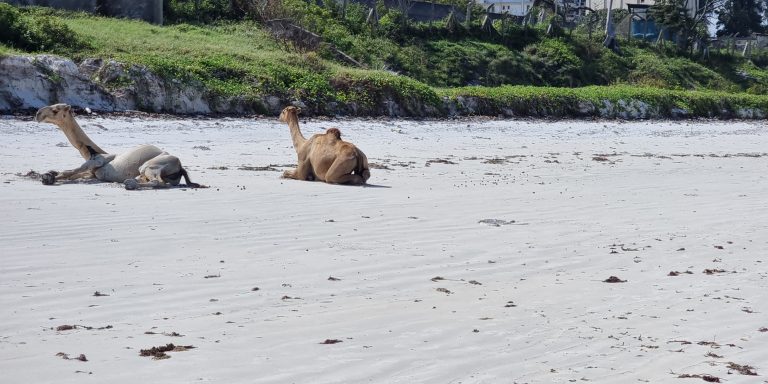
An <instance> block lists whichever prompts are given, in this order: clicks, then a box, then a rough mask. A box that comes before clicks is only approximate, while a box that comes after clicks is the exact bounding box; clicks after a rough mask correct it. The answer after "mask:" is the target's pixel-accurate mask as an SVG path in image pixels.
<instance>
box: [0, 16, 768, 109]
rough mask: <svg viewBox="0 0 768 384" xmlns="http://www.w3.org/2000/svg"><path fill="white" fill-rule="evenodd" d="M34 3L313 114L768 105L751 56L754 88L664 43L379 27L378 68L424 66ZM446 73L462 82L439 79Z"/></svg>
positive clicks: (180, 73) (144, 52)
mask: <svg viewBox="0 0 768 384" xmlns="http://www.w3.org/2000/svg"><path fill="white" fill-rule="evenodd" d="M23 12H25V14H27V15H31V16H32V17H36V18H44V17H51V18H55V19H56V22H57V23H58V22H61V23H63V25H65V26H66V28H68V29H69V30H71V31H72V32H73V33H74V34H75V36H77V37H78V39H79V40H80V41H81V42H82V43H81V44H79V45H78V46H76V47H75V48H72V47H67V48H66V49H62V50H61V51H59V52H58V53H60V54H63V55H65V56H70V57H72V58H73V59H75V60H80V59H85V58H91V57H98V58H102V59H113V60H115V61H117V62H119V63H123V64H124V65H126V66H131V65H140V66H146V67H148V68H149V69H150V70H151V71H153V72H155V73H157V74H158V75H160V76H162V77H164V78H168V79H176V80H179V81H182V82H188V83H200V84H202V85H203V86H204V87H205V89H206V90H207V91H208V92H210V93H211V94H212V95H216V96H225V97H228V96H232V97H238V98H243V99H246V100H255V99H257V98H259V97H263V96H267V95H274V96H278V97H280V98H281V99H283V100H299V101H302V102H304V103H305V104H307V105H308V106H309V107H310V109H309V111H307V112H310V113H311V112H314V113H320V114H336V113H337V112H338V110H326V108H328V106H329V105H332V104H333V103H334V102H335V103H338V104H339V105H341V107H340V108H341V109H342V110H343V109H344V108H346V112H348V113H350V114H360V115H376V114H382V113H387V108H388V105H389V104H388V101H390V100H391V101H394V102H396V103H397V104H398V105H399V106H400V108H401V109H403V110H404V112H405V113H406V114H407V115H411V116H425V115H441V114H442V113H444V111H443V110H442V109H443V106H444V100H447V101H448V103H451V102H454V103H456V101H457V100H458V99H459V98H467V97H469V98H473V99H475V100H477V101H478V102H479V104H480V107H481V108H480V109H481V111H482V113H484V114H488V115H496V114H498V113H500V112H501V111H509V110H512V111H513V112H514V113H515V114H516V115H533V116H591V115H594V114H595V113H596V111H597V109H599V108H600V107H601V106H603V105H604V102H605V101H608V102H610V103H613V104H617V103H620V102H621V101H623V102H626V101H629V100H640V101H643V102H645V103H646V104H648V105H651V106H652V107H653V108H656V109H657V110H658V111H659V113H661V114H662V115H671V113H672V111H674V110H682V111H685V112H687V113H688V114H690V115H695V116H723V117H727V116H731V115H738V111H739V110H740V109H744V108H757V109H762V110H763V111H765V113H768V96H765V90H766V86H768V72H766V71H765V70H764V69H761V68H758V67H755V66H754V65H752V66H749V67H747V66H742V68H744V72H746V73H748V74H749V75H750V76H751V78H752V79H754V80H752V83H751V84H750V85H751V88H750V89H751V90H752V93H755V94H747V93H738V92H739V91H741V89H740V88H739V86H737V85H736V83H735V82H734V78H733V77H728V78H726V77H724V76H722V75H720V74H719V72H715V71H713V70H711V69H708V68H706V67H704V66H703V65H701V64H697V63H693V62H691V61H689V60H685V59H682V58H677V57H676V58H666V57H663V55H664V54H665V53H664V52H657V53H654V52H651V51H649V50H644V48H643V47H642V46H641V44H636V45H637V46H627V47H626V49H625V50H626V51H627V52H628V54H627V56H623V57H619V56H616V55H613V54H611V53H609V52H608V51H604V52H601V53H599V54H597V55H595V53H594V51H593V48H594V47H592V45H590V44H591V42H589V41H583V42H574V41H567V39H562V38H561V39H550V40H542V41H541V42H539V43H535V44H529V45H527V46H526V47H525V49H521V50H520V51H512V50H508V49H507V48H506V47H505V46H504V45H501V44H496V43H487V42H482V41H478V40H476V38H475V37H471V38H463V39H456V40H446V39H443V38H437V39H435V40H433V41H431V42H430V41H426V40H424V41H420V43H419V44H420V45H419V44H411V45H408V44H405V46H404V47H402V48H403V49H401V50H400V51H402V52H401V53H399V54H398V55H400V56H399V57H396V56H392V55H393V53H392V52H391V49H390V48H391V47H390V46H391V45H395V44H394V43H393V42H392V41H390V40H386V39H383V38H380V37H377V38H371V37H370V36H368V37H366V38H365V39H363V40H359V41H358V40H356V38H355V37H354V36H350V37H349V39H351V40H350V42H349V44H352V45H354V44H357V43H359V42H360V41H363V42H367V46H366V47H365V48H364V49H363V48H359V49H360V51H363V50H364V51H365V52H367V54H371V55H372V54H373V53H374V52H376V51H377V50H378V51H380V53H381V54H382V56H381V57H378V58H375V59H374V58H370V59H369V60H371V61H373V62H374V64H376V65H375V66H373V68H381V67H384V68H385V67H386V65H384V63H385V62H394V63H400V65H402V68H400V69H402V70H403V71H402V72H404V73H405V74H408V73H414V74H416V73H419V75H416V76H413V77H411V76H407V75H397V74H394V73H392V72H389V71H385V70H375V69H373V70H371V69H358V68H350V67H345V66H342V65H340V64H338V63H336V62H333V61H330V60H328V59H326V58H324V57H323V56H322V54H323V53H322V52H320V53H315V52H308V53H301V52H297V51H296V50H295V49H293V48H291V47H288V46H286V45H285V44H282V43H280V42H277V41H275V40H274V39H273V38H272V37H271V36H269V35H268V34H267V32H265V31H264V30H263V29H262V28H261V27H260V26H259V25H258V24H256V23H253V22H236V23H235V22H233V23H227V24H217V25H209V26H193V25H187V24H179V25H174V26H164V27H163V26H155V25H151V24H147V23H145V22H141V21H133V20H126V19H112V18H103V17H96V16H91V15H88V14H84V13H71V12H61V11H51V10H46V9H41V8H37V9H25V10H24V11H23ZM335 28H336V29H339V28H341V27H340V26H336V27H335ZM327 29H329V28H327ZM337 32H338V31H337ZM342 35H343V34H342ZM342 37H343V36H342ZM342 37H338V39H341V38H342ZM366 39H367V40H366ZM570 44H573V45H570ZM364 45H366V44H364ZM574 47H575V48H574ZM594 49H600V48H594ZM352 50H353V51H355V50H356V49H352ZM582 51H592V53H590V54H589V55H587V56H589V57H591V59H590V61H589V63H591V64H590V65H595V66H594V67H593V66H584V65H583V64H585V62H583V61H582V59H581V57H582V56H583V52H582ZM53 52H54V53H57V51H56V50H54V51H53ZM20 53H24V52H22V51H19V50H18V49H15V48H11V47H8V46H5V45H2V44H0V56H2V55H12V54H20ZM388 55H389V56H388ZM530 58H533V60H532V61H531V60H530ZM377 60H383V61H377ZM457 60H458V61H457ZM595 63H597V64H595ZM722 63H723V64H722V65H723V67H724V68H731V67H732V66H734V65H736V64H738V63H735V62H733V61H725V60H722ZM442 67H445V68H443V69H440V68H442ZM580 67H581V68H582V69H581V70H579V68H580ZM467 68H469V69H471V70H472V71H474V72H472V71H468V70H466V69H467ZM583 68H588V70H584V69H583ZM605 68H610V71H609V72H610V73H614V74H624V75H623V76H624V77H621V78H618V81H616V80H614V81H609V79H605V81H601V82H600V83H602V84H607V83H609V82H611V83H614V85H611V86H586V87H579V88H559V87H535V86H525V85H516V86H513V85H506V86H500V87H485V86H471V87H461V86H458V87H457V85H461V84H466V83H467V82H470V83H474V81H460V82H454V83H450V81H449V80H450V79H449V78H446V77H445V76H444V75H445V74H444V73H442V72H440V71H444V72H446V73H456V72H457V71H464V72H466V73H462V74H460V75H461V76H464V77H466V78H468V79H470V80H473V79H484V78H487V79H490V80H489V82H490V83H493V84H516V83H523V84H525V83H528V84H531V83H535V84H540V83H542V74H544V73H547V72H548V71H549V72H552V74H551V75H548V76H547V78H549V79H552V78H554V77H555V76H554V75H560V76H562V77H563V79H564V80H563V81H561V82H566V80H565V79H573V78H574V77H575V76H582V77H583V73H582V72H585V71H587V72H602V73H607V72H606V71H604V70H602V69H605ZM579 71H581V72H579ZM433 72H434V73H433ZM457 76H458V75H457ZM461 76H458V77H459V78H460V77H461ZM417 79H418V80H417ZM420 80H421V81H420ZM128 83H129V81H128V79H116V80H115V81H113V83H112V84H106V85H107V86H108V87H113V88H119V87H121V86H126V85H128ZM435 83H437V85H450V86H454V88H436V87H434V86H433V85H435ZM430 84H432V85H430ZM573 85H580V84H578V83H577V84H573ZM662 88H667V89H662ZM693 89H695V91H694V90H693ZM729 92H735V93H729ZM590 106H591V107H590ZM330 108H336V107H333V106H331V107H330Z"/></svg>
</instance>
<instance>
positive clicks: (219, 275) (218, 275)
mask: <svg viewBox="0 0 768 384" xmlns="http://www.w3.org/2000/svg"><path fill="white" fill-rule="evenodd" d="M217 277H221V273H219V274H216V275H205V276H203V278H204V279H215V278H217Z"/></svg>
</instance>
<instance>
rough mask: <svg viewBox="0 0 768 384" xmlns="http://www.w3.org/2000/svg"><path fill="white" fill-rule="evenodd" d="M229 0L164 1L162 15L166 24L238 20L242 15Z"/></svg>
mask: <svg viewBox="0 0 768 384" xmlns="http://www.w3.org/2000/svg"><path fill="white" fill-rule="evenodd" d="M233 3H234V2H232V1H231V0H164V1H163V14H164V15H165V22H166V23H168V24H177V23H188V24H206V23H210V22H213V21H219V20H239V19H242V13H241V12H237V10H236V9H234V8H233V7H232V5H233Z"/></svg>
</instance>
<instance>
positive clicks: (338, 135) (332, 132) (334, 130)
mask: <svg viewBox="0 0 768 384" xmlns="http://www.w3.org/2000/svg"><path fill="white" fill-rule="evenodd" d="M325 134H326V135H332V136H336V138H337V139H341V131H339V129H338V128H328V130H327V131H325Z"/></svg>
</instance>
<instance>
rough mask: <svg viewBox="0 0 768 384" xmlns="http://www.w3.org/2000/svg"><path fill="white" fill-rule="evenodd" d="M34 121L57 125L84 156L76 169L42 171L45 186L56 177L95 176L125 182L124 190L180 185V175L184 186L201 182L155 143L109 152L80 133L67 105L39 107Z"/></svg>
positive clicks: (51, 182) (176, 158) (192, 185)
mask: <svg viewBox="0 0 768 384" xmlns="http://www.w3.org/2000/svg"><path fill="white" fill-rule="evenodd" d="M35 121H37V122H38V123H51V124H54V125H56V126H57V127H58V128H59V130H61V131H62V132H64V135H66V136H67V139H68V140H69V143H70V144H72V146H73V147H75V149H77V150H78V152H80V155H81V156H83V158H84V159H85V163H83V165H81V166H80V167H78V168H75V169H71V170H66V171H61V172H57V171H49V172H47V173H45V174H43V175H42V181H43V184H45V185H52V184H54V183H55V182H56V181H57V180H75V179H89V178H94V177H95V178H96V179H98V180H101V181H108V182H116V183H124V184H125V189H128V190H134V189H138V188H145V187H151V188H168V187H172V186H176V185H179V182H180V181H181V177H182V176H183V177H184V180H185V181H186V183H187V186H189V187H192V188H199V187H201V185H200V184H197V183H193V182H191V181H190V180H189V175H187V171H186V170H185V169H184V168H183V167H182V166H181V161H179V158H178V157H176V156H172V155H169V154H168V153H167V152H164V151H163V150H161V149H160V148H158V147H155V146H154V145H141V146H138V147H136V148H133V149H131V150H130V151H128V152H125V153H121V154H119V155H117V154H108V153H107V152H106V151H105V150H103V149H101V148H100V147H99V146H98V145H96V144H95V143H94V142H93V141H92V140H91V139H90V138H89V137H88V136H87V135H86V134H85V132H83V129H82V128H80V125H79V124H77V121H75V117H74V112H73V111H72V107H71V106H69V105H67V104H54V105H50V106H47V107H43V108H40V109H39V110H38V111H37V114H36V115H35Z"/></svg>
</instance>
